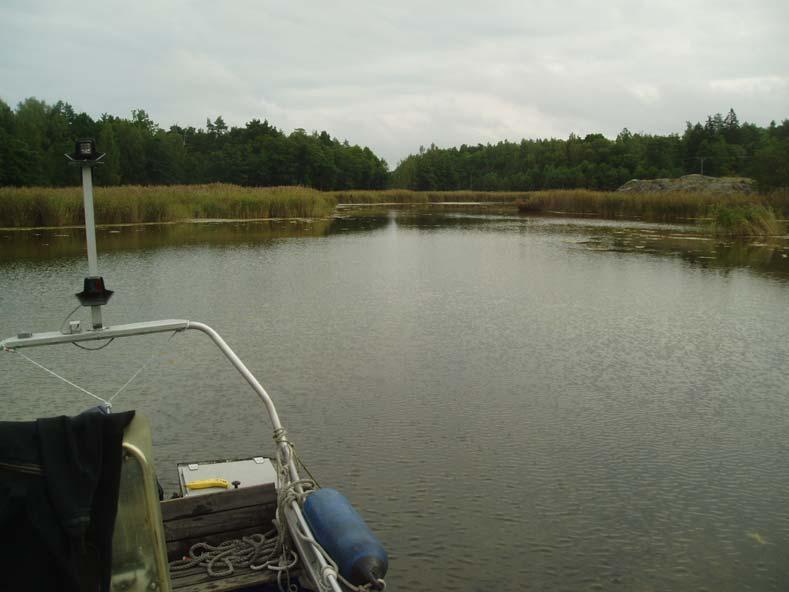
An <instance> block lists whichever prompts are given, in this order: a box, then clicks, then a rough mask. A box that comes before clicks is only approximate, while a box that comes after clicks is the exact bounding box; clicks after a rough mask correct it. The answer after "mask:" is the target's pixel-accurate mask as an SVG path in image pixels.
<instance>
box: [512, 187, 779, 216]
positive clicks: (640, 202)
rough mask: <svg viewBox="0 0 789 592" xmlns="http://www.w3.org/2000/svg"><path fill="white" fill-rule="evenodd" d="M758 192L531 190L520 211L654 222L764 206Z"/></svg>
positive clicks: (763, 200) (520, 206)
mask: <svg viewBox="0 0 789 592" xmlns="http://www.w3.org/2000/svg"><path fill="white" fill-rule="evenodd" d="M764 203H765V198H764V197H763V196H760V195H741V194H732V195H716V194H713V193H701V192H699V193H690V192H661V193H626V192H618V191H610V192H606V191H589V190H586V189H567V190H548V191H535V192H533V193H530V194H528V196H527V197H526V199H525V200H523V202H522V205H521V204H519V209H520V210H521V211H529V212H562V213H574V214H594V215H598V216H603V217H606V218H639V219H644V220H655V221H672V220H682V219H699V218H709V217H710V216H711V215H712V214H713V210H714V209H715V208H717V207H721V206H726V207H729V206H731V207H739V206H751V205H758V206H761V205H764Z"/></svg>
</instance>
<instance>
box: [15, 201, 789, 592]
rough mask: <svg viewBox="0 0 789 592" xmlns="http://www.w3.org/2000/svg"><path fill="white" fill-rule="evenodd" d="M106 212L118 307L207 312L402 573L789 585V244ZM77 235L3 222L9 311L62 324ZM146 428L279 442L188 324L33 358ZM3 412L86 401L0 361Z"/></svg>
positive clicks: (633, 233)
mask: <svg viewBox="0 0 789 592" xmlns="http://www.w3.org/2000/svg"><path fill="white" fill-rule="evenodd" d="M342 216H343V217H342V218H340V219H336V220H333V221H299V222H294V223H291V222H289V221H276V222H255V223H232V224H200V225H166V226H128V227H118V228H113V229H103V230H101V231H100V236H99V247H100V249H101V251H102V254H101V256H100V266H101V268H102V269H103V270H105V273H104V275H105V277H106V279H107V282H108V285H109V287H110V288H112V289H114V290H116V295H115V296H114V297H113V299H112V300H111V302H110V305H109V306H108V307H107V308H106V310H105V318H106V320H107V322H109V323H118V322H126V321H130V320H146V319H157V318H189V319H194V320H200V321H204V322H207V323H208V324H210V325H212V326H213V327H215V328H216V329H218V330H219V331H220V333H222V334H223V336H225V338H226V339H227V340H228V342H229V343H230V344H231V346H232V347H233V348H234V349H235V350H236V352H237V353H238V354H239V355H240V356H241V357H242V358H243V359H244V360H245V362H246V363H247V364H248V365H249V366H250V368H251V369H252V370H253V372H255V373H256V374H257V376H258V377H259V378H260V379H261V381H262V382H263V384H264V385H265V386H266V387H267V388H268V389H269V391H270V392H271V394H272V396H273V397H274V399H275V401H276V402H277V405H278V408H279V411H280V414H281V416H282V418H283V421H284V423H285V425H286V427H287V428H288V430H289V433H290V434H291V436H292V439H293V440H294V441H295V443H296V445H297V448H298V451H299V454H300V455H301V456H302V457H303V458H304V459H305V461H306V462H307V463H308V465H309V466H310V468H311V470H312V472H313V473H314V474H315V476H316V477H317V478H318V479H319V481H320V482H321V483H322V484H324V485H330V486H334V487H338V488H339V489H341V490H343V491H344V492H345V493H346V494H347V495H348V496H349V497H350V498H351V500H352V501H353V502H354V503H355V504H356V505H357V507H358V508H360V509H361V511H362V512H363V514H364V515H365V517H366V518H367V519H368V521H369V523H370V524H371V526H372V527H373V528H374V530H375V531H376V532H377V533H378V534H379V535H380V537H381V538H382V539H383V541H384V542H385V545H386V546H387V548H388V549H389V551H390V559H391V568H390V572H391V573H390V576H389V577H388V578H387V579H388V581H389V584H390V589H395V590H397V589H399V590H437V589H441V590H458V591H459V590H491V589H498V590H523V589H527V590H610V589H622V590H681V591H684V590H688V591H689V590H732V591H734V590H738V591H739V590H784V589H786V588H787V585H789V568H787V567H786V565H787V563H786V552H787V548H789V512H787V509H786V508H787V491H789V471H787V470H786V466H787V458H789V455H788V452H789V450H788V449H789V396H788V395H789V366H787V363H788V362H789V244H787V242H786V241H785V240H784V241H777V242H773V243H770V244H767V245H762V244H759V243H754V242H751V243H721V242H718V241H715V240H708V239H706V238H705V237H703V236H701V235H699V234H698V233H697V232H694V229H692V228H690V227H686V226H657V225H651V224H639V223H632V222H630V223H623V222H601V221H594V220H584V219H566V218H533V217H520V216H513V215H511V214H507V213H506V212H498V211H494V210H490V209H488V210H484V211H476V212H475V211H474V210H473V209H469V207H468V206H465V207H457V208H454V209H453V208H433V209H426V210H425V209H421V210H415V209H410V208H401V209H397V208H391V209H384V210H381V209H375V208H372V209H371V208H367V209H362V208H360V209H349V210H343V211H342ZM81 240H82V237H81V232H80V231H79V230H74V229H72V230H64V229H59V230H51V231H24V232H21V231H0V241H2V242H0V246H2V247H3V248H2V249H0V286H1V287H2V290H1V291H0V330H1V332H2V334H3V335H6V334H8V335H10V334H14V333H16V332H17V331H19V330H34V331H41V330H52V329H55V328H57V327H58V326H59V325H60V324H61V323H62V321H63V319H64V317H65V316H66V314H67V313H68V312H69V310H71V308H72V307H73V306H74V304H75V303H73V302H72V301H73V297H71V296H70V294H72V293H73V292H76V291H78V290H79V289H81V277H82V276H83V275H84V274H85V263H84V261H83V259H82V246H81V244H82V243H81ZM27 353H28V354H29V355H31V357H34V358H35V359H36V360H39V361H41V362H43V363H45V364H46V365H47V366H50V367H51V368H53V369H54V370H56V371H58V372H59V373H62V374H64V375H66V376H68V377H69V378H70V379H72V380H75V381H76V382H78V383H79V384H81V385H83V386H85V387H86V388H88V389H89V390H92V391H94V392H96V393H100V394H101V395H102V396H107V395H110V394H112V393H113V392H114V391H115V390H117V389H118V388H119V387H120V386H121V385H122V384H123V383H124V382H125V381H126V379H127V378H128V377H129V376H130V375H131V374H132V373H133V372H134V371H135V370H136V369H137V368H138V367H139V366H140V365H141V364H143V363H145V362H146V361H147V360H149V359H151V358H153V361H152V362H151V363H150V365H149V366H148V367H147V369H146V370H145V372H144V373H143V374H142V375H141V376H140V377H139V378H138V379H137V380H136V381H135V382H133V383H132V385H131V386H130V387H129V388H128V389H127V390H126V391H124V392H123V393H122V394H121V396H120V397H119V398H118V399H117V408H118V409H123V408H136V409H139V410H141V411H143V412H144V413H146V414H147V415H148V416H149V417H150V418H151V420H152V424H153V429H154V443H155V446H156V451H157V458H156V461H157V468H158V472H159V474H160V477H161V479H162V481H163V483H164V485H165V488H166V489H167V490H173V489H174V487H175V483H176V475H175V470H174V466H173V465H174V463H175V462H178V461H186V460H207V459H213V458H218V457H225V456H226V457H234V456H246V455H249V456H251V455H256V454H261V453H268V452H270V451H271V449H272V444H271V439H270V429H269V427H268V423H267V421H266V420H265V418H264V416H263V412H262V409H261V408H260V406H259V404H257V403H256V399H255V398H254V395H253V394H252V393H251V391H249V390H248V388H246V387H245V385H244V383H243V382H242V380H241V379H240V378H238V377H237V376H236V375H235V374H234V371H233V370H232V369H231V368H230V367H229V365H228V364H227V363H226V362H224V361H223V360H222V359H221V358H220V356H219V355H218V352H216V351H215V350H214V349H213V346H211V344H210V343H209V342H208V341H207V339H206V338H205V337H203V336H201V335H199V334H185V335H177V336H175V337H174V338H173V339H172V340H170V341H167V336H158V337H140V338H134V339H131V340H128V341H127V342H116V343H113V344H112V345H111V346H109V347H107V348H106V349H104V350H101V351H100V352H84V351H81V350H78V349H76V348H66V349H53V350H44V349H41V350H28V352H27ZM0 372H1V373H2V376H3V382H2V387H0V405H2V410H3V414H2V415H3V419H27V418H31V417H35V416H41V415H52V414H60V413H75V412H78V411H79V410H81V409H82V408H84V407H86V406H88V405H90V404H91V400H90V398H89V397H86V396H85V395H83V394H81V393H79V392H77V391H75V390H74V389H71V388H70V387H68V386H66V385H63V384H61V383H58V382H56V381H55V380H54V379H53V378H52V377H50V376H48V375H46V374H44V373H42V372H41V371H40V370H38V369H36V368H35V367H33V366H32V365H30V364H28V363H26V362H25V361H24V360H21V359H19V358H18V357H17V356H14V355H13V354H3V355H0Z"/></svg>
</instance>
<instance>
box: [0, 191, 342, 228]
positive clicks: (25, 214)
mask: <svg viewBox="0 0 789 592" xmlns="http://www.w3.org/2000/svg"><path fill="white" fill-rule="evenodd" d="M336 205H337V200H336V199H335V198H334V196H332V195H330V194H327V193H322V192H320V191H317V190H315V189H308V188H306V187H264V188H252V187H240V186H238V185H226V184H221V183H215V184H212V185H167V186H147V187H143V186H136V185H125V186H121V187H97V188H96V189H95V190H94V208H95V213H96V221H97V223H99V224H134V223H147V222H177V221H182V220H190V219H204V218H205V219H208V218H235V219H252V218H317V217H325V216H330V215H331V214H332V213H333V212H334V207H335V206H336ZM84 222H85V217H84V212H83V209H82V189H81V188H79V187H64V188H50V187H0V226H3V227H22V226H24V227H44V226H78V225H82V224H84Z"/></svg>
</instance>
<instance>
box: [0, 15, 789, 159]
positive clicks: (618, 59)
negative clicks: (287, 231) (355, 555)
mask: <svg viewBox="0 0 789 592" xmlns="http://www.w3.org/2000/svg"><path fill="white" fill-rule="evenodd" d="M788 29H789V2H787V0H749V1H739V0H738V1H729V0H717V1H715V2H707V1H703V2H702V1H694V0H684V1H674V0H667V1H660V0H653V1H649V2H647V1H639V0H610V1H607V0H595V1H583V0H564V1H561V0H560V1H555V2H551V1H547V0H521V1H513V2H497V1H493V0H485V1H484V2H483V1H480V0H477V1H475V2H464V1H461V0H449V1H445V0H436V1H430V0H422V1H420V2H411V1H407V0H401V1H399V2H393V1H392V0H389V1H387V2H377V1H373V0H366V1H364V0H359V1H340V0H337V1H333V0H323V1H315V2H301V1H298V0H280V1H278V2H269V1H266V0H212V1H210V2H207V1H203V0H190V1H187V0H133V1H129V0H126V1H124V2H116V1H111V0H104V1H101V2H94V1H92V0H86V1H76V0H74V1H71V2H66V1H56V0H23V1H18V0H0V99H2V100H4V101H5V102H6V103H8V104H9V105H11V106H12V107H13V106H15V105H16V104H17V103H18V102H19V101H21V100H23V99H24V98H26V97H31V96H33V97H36V98H38V99H43V100H45V101H47V102H49V103H54V102H56V101H58V100H64V101H66V102H69V103H71V105H72V106H73V107H74V108H75V109H76V110H77V111H86V112H87V113H89V114H90V115H91V116H93V117H99V116H100V115H101V114H102V113H110V114H113V115H119V116H129V115H130V113H131V110H132V109H139V108H142V109H144V110H145V111H147V112H148V114H149V115H150V116H151V117H152V118H153V120H154V121H156V122H157V123H159V124H160V125H161V126H162V127H165V128H167V127H169V126H170V125H172V124H175V123H177V124H179V125H182V126H189V125H192V126H195V127H204V126H205V121H206V118H207V117H210V118H211V119H212V120H213V119H214V118H216V116H218V115H221V116H222V117H223V119H224V120H225V122H226V123H227V124H228V125H236V126H243V125H244V124H245V123H246V122H247V121H249V120H250V119H253V118H258V119H261V120H262V119H268V121H269V122H270V123H272V124H273V125H275V126H276V127H278V128H280V129H283V130H284V131H286V132H290V131H292V130H293V129H296V128H304V129H306V130H307V131H308V132H310V131H313V130H318V131H320V130H326V131H328V132H329V133H330V134H331V135H332V136H335V137H338V138H340V139H347V140H348V141H349V142H351V143H352V144H360V145H365V146H369V147H370V148H371V149H372V150H373V151H374V152H375V153H376V154H378V155H379V156H382V157H384V158H386V160H387V162H389V164H390V167H392V168H394V166H396V165H397V163H398V162H399V161H400V160H401V159H403V158H405V157H406V156H407V155H408V154H411V153H415V152H417V151H418V150H419V147H420V146H429V145H430V144H431V143H434V144H436V145H437V146H440V147H449V146H459V145H461V144H477V143H483V144H484V143H488V142H490V143H495V142H498V141H501V140H510V141H519V140H520V139H521V138H540V137H542V138H545V137H558V138H566V137H567V136H568V135H569V134H570V133H575V134H578V135H581V136H584V135H586V134H588V133H603V134H605V135H606V136H609V137H615V136H616V134H617V133H618V132H619V131H621V130H622V128H625V127H627V128H628V129H630V130H631V131H632V132H644V133H660V134H665V133H681V132H682V131H683V129H684V127H685V122H686V121H692V122H696V121H703V120H705V119H706V117H707V115H710V114H714V113H718V112H721V113H724V114H725V113H726V112H728V110H729V109H730V108H734V110H735V111H736V112H737V115H738V117H739V119H740V121H741V122H742V121H749V122H752V123H756V124H759V125H767V124H768V123H769V122H770V121H771V120H776V121H779V122H780V121H782V120H784V119H787V118H789V30H788Z"/></svg>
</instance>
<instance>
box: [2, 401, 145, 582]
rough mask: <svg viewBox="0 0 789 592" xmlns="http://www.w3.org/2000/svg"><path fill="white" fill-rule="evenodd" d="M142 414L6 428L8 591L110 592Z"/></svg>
mask: <svg viewBox="0 0 789 592" xmlns="http://www.w3.org/2000/svg"><path fill="white" fill-rule="evenodd" d="M133 417H134V412H133V411H129V412H126V413H118V414H110V415H106V414H103V413H83V414H81V415H78V416H76V417H66V416H60V417H51V418H46V419H38V420H36V421H33V422H0V587H1V588H2V589H4V590H5V589H7V590H42V591H43V590H47V591H49V590H52V591H56V592H76V591H79V592H83V591H90V592H106V591H107V590H108V589H109V580H110V571H111V560H112V555H111V553H112V550H111V548H112V531H113V526H114V524H115V513H116V510H117V502H118V487H119V483H120V473H121V444H122V440H123V430H124V428H125V427H126V426H127V425H128V424H129V422H130V421H131V420H132V418H133Z"/></svg>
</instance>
